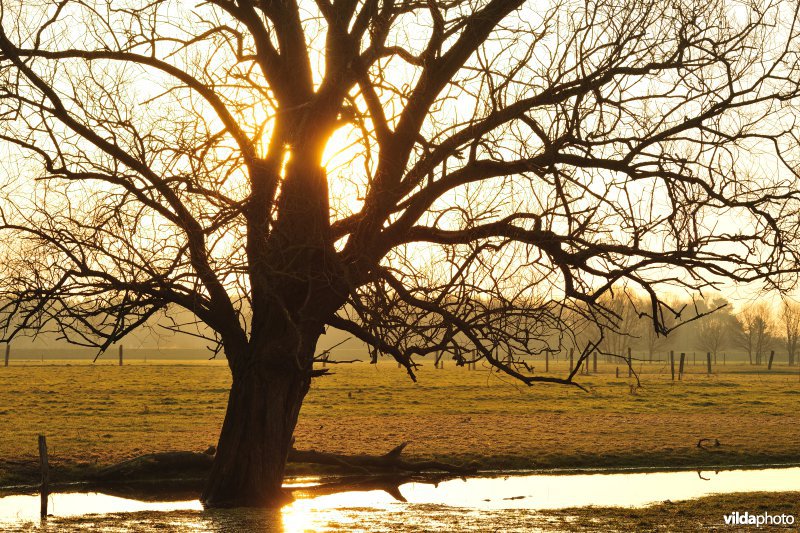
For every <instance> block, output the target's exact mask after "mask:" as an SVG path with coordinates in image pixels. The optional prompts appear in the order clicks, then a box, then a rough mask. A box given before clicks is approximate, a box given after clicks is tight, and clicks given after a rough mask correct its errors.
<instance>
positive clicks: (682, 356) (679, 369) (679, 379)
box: [678, 352, 686, 381]
mask: <svg viewBox="0 0 800 533" xmlns="http://www.w3.org/2000/svg"><path fill="white" fill-rule="evenodd" d="M685 360H686V354H685V353H683V352H681V363H680V366H679V367H678V381H681V380H683V363H684V361H685Z"/></svg>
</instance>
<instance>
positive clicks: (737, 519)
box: [724, 511, 794, 527]
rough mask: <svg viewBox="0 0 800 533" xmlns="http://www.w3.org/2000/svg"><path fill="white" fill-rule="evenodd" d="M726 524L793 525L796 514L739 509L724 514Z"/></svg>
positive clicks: (757, 525)
mask: <svg viewBox="0 0 800 533" xmlns="http://www.w3.org/2000/svg"><path fill="white" fill-rule="evenodd" d="M724 518H725V525H726V526H756V527H761V526H791V525H793V524H794V515H790V514H769V513H767V512H764V513H762V514H750V513H748V512H746V511H745V512H744V513H740V512H739V511H736V512H733V513H731V514H726V515H724Z"/></svg>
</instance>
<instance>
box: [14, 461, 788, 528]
mask: <svg viewBox="0 0 800 533" xmlns="http://www.w3.org/2000/svg"><path fill="white" fill-rule="evenodd" d="M354 479H355V478H354ZM320 481H321V480H317V479H306V480H297V481H296V482H295V483H293V484H292V486H293V487H294V491H295V492H294V494H295V497H296V499H295V501H294V502H293V503H292V504H290V505H287V506H285V507H284V508H282V509H280V510H276V511H264V510H237V511H230V510H228V511H204V510H203V509H202V507H201V505H200V503H199V502H198V501H197V500H196V499H189V500H176V501H155V502H153V501H142V500H134V499H130V497H119V496H111V495H106V494H98V493H59V494H54V495H52V496H51V498H50V501H49V509H50V512H51V513H52V516H51V517H50V518H49V519H48V520H47V521H46V523H44V524H42V523H41V522H40V521H39V520H38V515H37V513H38V508H39V500H38V497H37V496H36V495H30V496H26V495H19V496H8V497H5V498H0V529H3V530H22V531H24V530H36V529H40V530H48V531H49V530H53V531H63V530H67V531H70V530H76V531H87V530H103V531H117V530H122V531H125V530H136V531H155V530H158V531H164V530H168V531H172V530H174V531H273V530H275V531H287V532H289V531H291V532H294V531H342V530H345V531H401V530H402V531H434V530H459V531H487V530H494V531H531V530H536V529H542V530H573V529H576V530H602V531H610V530H622V531H630V530H637V531H642V530H649V529H652V530H659V528H663V529H664V530H666V531H675V530H681V531H690V530H695V529H700V528H701V527H712V526H716V527H718V526H720V525H721V524H722V523H723V522H724V516H725V515H730V514H731V513H734V512H739V513H745V512H747V513H750V514H761V513H769V514H770V515H780V516H790V518H791V520H792V521H794V520H796V519H798V518H800V516H796V515H797V512H796V511H797V507H798V495H800V494H798V493H797V492H788V491H796V490H798V489H800V468H786V469H770V470H736V471H722V472H699V473H696V472H688V471H685V472H652V473H616V474H572V475H542V474H535V475H517V476H496V477H473V478H468V479H449V480H439V481H435V482H434V481H433V480H431V479H418V480H416V481H414V482H408V483H402V484H392V483H390V482H389V480H388V478H387V480H385V481H384V482H383V484H382V485H381V484H380V483H375V482H373V483H371V484H370V485H369V488H368V489H363V490H355V489H354V487H355V486H356V485H355V484H354V481H353V480H351V481H350V482H348V485H347V486H348V488H347V490H345V491H343V492H336V491H334V492H330V491H328V490H327V489H328V488H330V486H331V483H330V481H327V482H325V481H324V480H323V481H322V482H321V483H320ZM339 482H347V481H346V480H339ZM362 487H364V486H363V485H362ZM376 487H382V488H376ZM752 490H755V491H760V492H755V493H750V494H747V493H742V492H741V491H752ZM767 491H769V492H767ZM716 492H725V493H732V494H727V495H724V496H723V495H716V494H715V493H716ZM321 494H322V495H321ZM698 502H699V503H698ZM702 502H707V503H708V502H710V503H709V504H708V505H705V504H703V503H702ZM712 511H713V512H712ZM678 522H680V523H681V524H682V525H683V526H682V527H680V528H678V529H676V528H677V523H678ZM786 522H787V525H793V524H789V523H788V520H786ZM739 530H741V528H739Z"/></svg>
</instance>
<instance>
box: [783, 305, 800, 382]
mask: <svg viewBox="0 0 800 533" xmlns="http://www.w3.org/2000/svg"><path fill="white" fill-rule="evenodd" d="M780 321H781V326H782V329H783V335H784V337H783V341H784V343H785V345H786V353H787V354H788V356H789V365H790V366H791V365H794V363H795V359H796V356H797V348H798V343H800V305H798V304H797V303H795V302H790V301H789V300H784V301H783V305H782V306H781V316H780Z"/></svg>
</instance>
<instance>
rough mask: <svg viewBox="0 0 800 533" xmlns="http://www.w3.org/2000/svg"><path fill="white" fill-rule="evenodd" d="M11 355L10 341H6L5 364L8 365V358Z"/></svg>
mask: <svg viewBox="0 0 800 533" xmlns="http://www.w3.org/2000/svg"><path fill="white" fill-rule="evenodd" d="M10 357H11V343H6V366H8V359H9V358H10Z"/></svg>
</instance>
